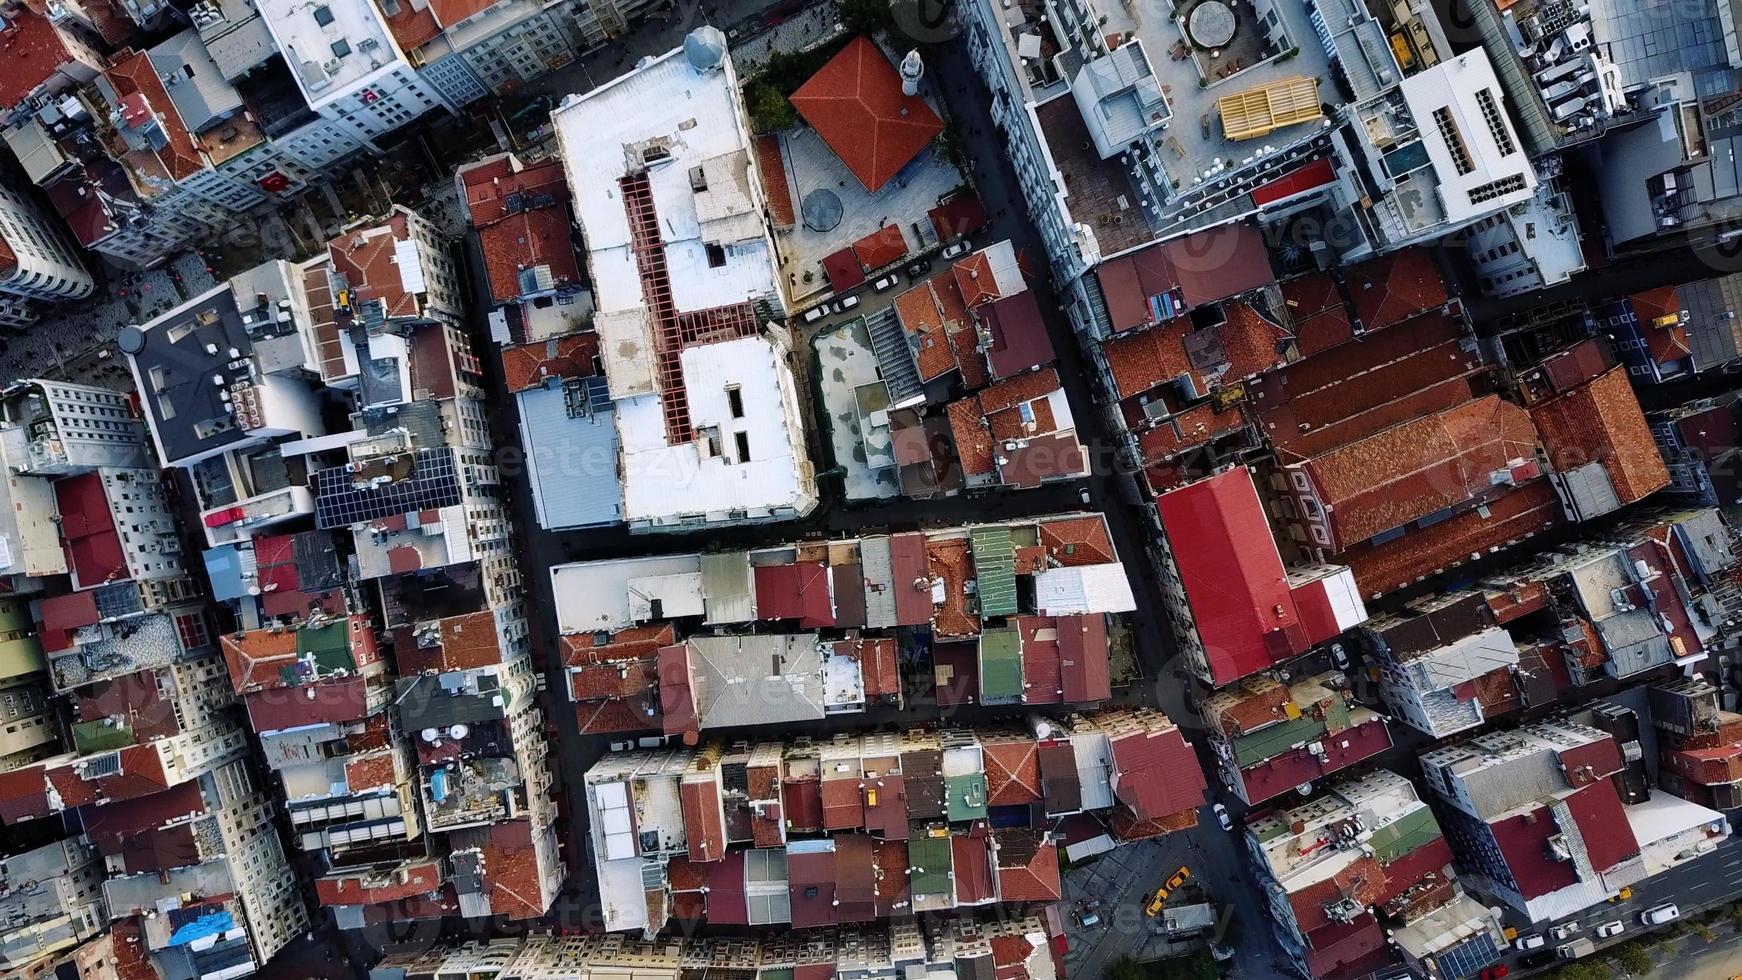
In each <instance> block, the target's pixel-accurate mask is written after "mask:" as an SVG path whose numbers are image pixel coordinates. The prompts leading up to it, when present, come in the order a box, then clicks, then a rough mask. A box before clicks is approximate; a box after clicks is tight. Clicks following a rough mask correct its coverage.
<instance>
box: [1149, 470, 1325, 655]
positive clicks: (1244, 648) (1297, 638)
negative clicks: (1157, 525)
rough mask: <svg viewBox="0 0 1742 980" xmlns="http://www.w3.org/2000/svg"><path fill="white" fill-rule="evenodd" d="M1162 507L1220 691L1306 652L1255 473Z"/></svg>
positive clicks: (1236, 473)
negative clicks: (1281, 661)
mask: <svg viewBox="0 0 1742 980" xmlns="http://www.w3.org/2000/svg"><path fill="white" fill-rule="evenodd" d="M1156 507H1157V509H1158V510H1159V512H1160V514H1161V521H1162V525H1163V527H1164V528H1165V529H1166V531H1167V538H1168V547H1169V550H1170V551H1171V552H1172V555H1173V561H1174V564H1175V566H1176V567H1177V568H1178V569H1179V575H1180V580H1181V582H1182V583H1183V585H1184V586H1185V592H1186V600H1187V602H1189V603H1190V604H1191V608H1192V617H1193V619H1195V620H1196V621H1197V631H1198V636H1199V637H1200V638H1201V640H1202V642H1203V645H1204V651H1205V654H1206V656H1207V657H1208V660H1209V666H1210V675H1211V677H1212V679H1213V681H1214V683H1215V684H1216V686H1218V687H1219V686H1221V685H1223V684H1227V683H1229V682H1230V681H1233V680H1235V679H1237V678H1240V677H1244V676H1246V675H1247V674H1252V673H1255V672H1257V671H1260V670H1263V669H1265V668H1267V667H1269V666H1271V665H1272V664H1274V663H1276V662H1278V661H1279V660H1282V659H1285V658H1287V657H1289V656H1293V655H1294V654H1296V653H1299V652H1300V651H1302V650H1304V649H1306V645H1307V644H1306V636H1305V631H1304V628H1303V627H1302V626H1301V624H1300V620H1299V614H1298V611H1297V610H1296V609H1295V605H1294V599H1293V596H1292V595H1291V592H1290V589H1289V586H1288V581H1287V576H1286V575H1285V573H1284V571H1283V567H1282V557H1281V555H1280V554H1278V552H1277V550H1276V541H1275V540H1274V539H1273V538H1272V537H1271V535H1270V521H1269V518H1268V517H1266V515H1265V513H1264V505H1263V504H1262V503H1260V502H1259V499H1258V490H1257V488H1256V487H1255V486H1254V485H1253V483H1252V474H1251V472H1250V471H1248V470H1247V469H1246V468H1245V467H1235V468H1233V469H1230V470H1227V471H1225V472H1223V473H1220V474H1217V475H1216V476H1213V477H1210V478H1209V479H1207V480H1200V481H1198V482H1196V483H1192V484H1188V485H1187V486H1184V487H1181V488H1179V489H1177V490H1170V491H1168V492H1167V493H1164V494H1162V495H1161V496H1159V497H1157V498H1156Z"/></svg>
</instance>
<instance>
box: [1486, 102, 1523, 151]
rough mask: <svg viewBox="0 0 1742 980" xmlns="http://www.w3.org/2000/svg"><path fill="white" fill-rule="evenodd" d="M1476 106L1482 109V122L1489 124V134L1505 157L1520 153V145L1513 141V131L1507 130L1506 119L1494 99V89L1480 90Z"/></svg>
mask: <svg viewBox="0 0 1742 980" xmlns="http://www.w3.org/2000/svg"><path fill="white" fill-rule="evenodd" d="M1476 104H1477V105H1479V106H1481V107H1482V121H1483V122H1486V123H1487V124H1488V132H1489V133H1491V134H1493V136H1494V145H1495V146H1498V147H1499V148H1500V153H1501V154H1502V155H1504V156H1511V155H1512V154H1514V153H1517V152H1518V145H1517V144H1516V143H1514V142H1513V141H1512V131H1511V130H1509V129H1507V128H1506V119H1505V117H1504V116H1502V115H1501V114H1500V103H1499V102H1497V101H1496V100H1495V99H1494V90H1493V89H1487V88H1485V89H1478V90H1477V92H1476Z"/></svg>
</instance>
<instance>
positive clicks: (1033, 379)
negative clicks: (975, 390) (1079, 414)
mask: <svg viewBox="0 0 1742 980" xmlns="http://www.w3.org/2000/svg"><path fill="white" fill-rule="evenodd" d="M1058 389H1059V374H1058V371H1056V370H1054V369H1053V368H1050V367H1045V368H1041V369H1040V370H1039V371H1030V372H1028V373H1027V374H1019V375H1017V376H1016V377H1014V378H1006V379H1005V380H1003V381H1000V382H998V383H997V384H995V385H993V386H992V387H990V388H987V389H986V390H984V391H982V392H980V410H981V411H983V412H985V413H986V414H987V415H991V414H992V413H994V412H1002V411H1004V410H1005V409H1007V408H1011V407H1013V406H1016V405H1020V404H1022V403H1023V402H1028V401H1033V400H1034V399H1036V398H1039V397H1041V396H1043V395H1049V394H1051V393H1053V392H1055V391H1057V390H1058Z"/></svg>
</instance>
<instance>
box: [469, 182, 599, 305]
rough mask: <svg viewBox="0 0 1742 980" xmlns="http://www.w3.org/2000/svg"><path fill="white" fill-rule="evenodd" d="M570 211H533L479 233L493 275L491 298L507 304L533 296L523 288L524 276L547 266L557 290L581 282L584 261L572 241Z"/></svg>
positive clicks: (546, 209)
mask: <svg viewBox="0 0 1742 980" xmlns="http://www.w3.org/2000/svg"><path fill="white" fill-rule="evenodd" d="M569 228H570V225H569V216H568V210H567V209H566V208H564V207H562V206H560V205H558V206H555V207H544V208H533V209H529V210H526V211H521V212H520V213H518V214H515V215H513V216H511V217H508V218H504V219H502V220H501V221H498V222H495V223H493V224H491V225H489V226H488V227H485V228H481V229H479V231H478V245H479V247H480V248H481V249H482V250H483V253H484V268H485V270H486V271H488V272H489V274H490V294H491V296H493V297H494V298H495V300H496V302H498V303H507V302H510V301H512V300H515V299H518V298H519V297H521V296H523V295H525V294H527V293H528V292H533V291H534V290H526V289H522V288H521V282H520V273H521V271H522V270H526V269H536V268H538V267H540V266H545V267H547V268H548V269H549V271H550V280H551V283H552V285H553V286H556V287H562V286H570V285H574V284H576V283H578V282H580V279H581V268H580V260H579V259H578V258H576V256H575V247H574V243H573V241H572V240H571V239H570V237H569Z"/></svg>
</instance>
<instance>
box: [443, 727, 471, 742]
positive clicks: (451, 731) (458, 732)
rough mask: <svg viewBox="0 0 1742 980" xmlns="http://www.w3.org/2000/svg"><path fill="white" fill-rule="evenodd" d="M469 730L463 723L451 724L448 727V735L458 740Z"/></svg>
mask: <svg viewBox="0 0 1742 980" xmlns="http://www.w3.org/2000/svg"><path fill="white" fill-rule="evenodd" d="M469 731H471V729H470V728H467V727H466V726H465V725H453V726H450V727H449V728H448V737H449V738H451V739H453V740H454V741H456V742H458V741H459V740H460V739H462V738H465V737H466V733H467V732H469Z"/></svg>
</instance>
